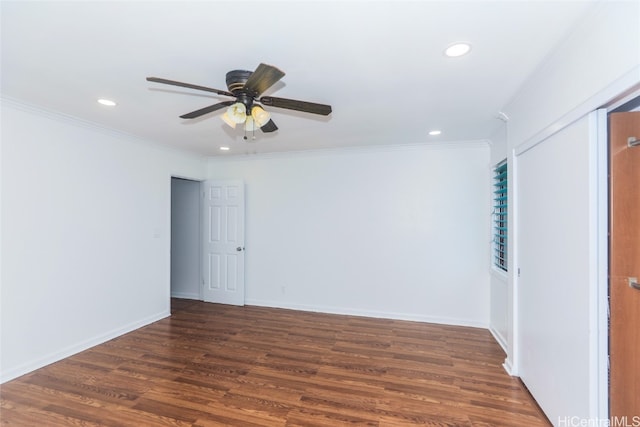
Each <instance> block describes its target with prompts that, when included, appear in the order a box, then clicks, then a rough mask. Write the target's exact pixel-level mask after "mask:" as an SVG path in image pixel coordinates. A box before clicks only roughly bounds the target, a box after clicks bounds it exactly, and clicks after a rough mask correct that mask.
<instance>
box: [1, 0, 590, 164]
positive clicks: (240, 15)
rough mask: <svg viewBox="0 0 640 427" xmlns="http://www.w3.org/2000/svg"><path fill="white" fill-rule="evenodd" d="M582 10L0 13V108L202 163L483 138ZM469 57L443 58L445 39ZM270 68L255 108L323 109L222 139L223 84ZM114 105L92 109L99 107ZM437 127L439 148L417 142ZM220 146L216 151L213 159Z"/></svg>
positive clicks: (482, 4) (361, 7)
mask: <svg viewBox="0 0 640 427" xmlns="http://www.w3.org/2000/svg"><path fill="white" fill-rule="evenodd" d="M593 3H594V2H593V1H586V2H583V1H466V2H461V1H297V2H293V1H282V2H276V1H267V0H265V1H255V2H249V1H238V0H236V1H198V2H187V1H175V2H168V1H118V2H115V1H110V2H96V1H88V2H79V1H75V2H59V1H46V2H25V1H15V2H14V1H4V0H3V1H2V2H1V10H0V13H1V15H2V16H1V19H2V33H1V35H2V82H1V84H2V85H1V91H2V96H3V97H6V98H10V99H14V100H18V101H21V102H24V103H27V104H32V105H35V106H37V107H40V108H43V109H46V110H53V111H56V112H60V113H63V114H65V115H68V116H73V117H77V118H80V119H82V120H86V121H89V122H94V123H96V124H99V125H100V126H103V127H106V128H110V129H115V130H118V131H120V132H124V133H127V134H131V135H135V136H137V137H140V138H143V139H147V140H151V141H154V142H157V143H160V144H165V145H169V146H175V147H180V148H183V149H187V150H191V151H194V152H197V153H201V154H204V155H233V154H241V153H247V152H249V153H253V152H257V153H262V152H274V151H289V150H307V149H322V148H332V147H343V146H362V145H370V144H382V145H394V144H416V143H424V142H430V141H468V140H481V139H485V138H488V137H490V135H491V134H492V132H494V131H495V130H496V129H497V127H498V126H499V124H500V122H499V120H497V119H496V115H497V113H498V112H499V111H500V110H501V109H502V108H503V107H504V106H505V105H506V104H507V103H508V102H509V100H510V99H511V97H512V96H513V95H514V93H515V92H516V91H517V89H518V88H519V86H520V85H521V84H522V83H523V81H524V79H525V78H527V77H528V76H529V75H530V74H531V73H532V72H533V71H534V70H535V69H536V68H537V67H538V66H539V65H540V64H541V62H542V61H543V60H544V58H545V55H546V54H547V53H548V52H549V51H550V50H551V49H553V48H554V46H556V45H557V44H558V42H559V41H560V40H562V39H563V38H564V37H566V36H567V34H568V33H569V32H570V30H571V28H572V26H573V25H574V24H575V23H576V22H577V21H578V20H579V19H580V18H581V17H583V16H584V14H585V13H587V12H588V9H589V8H591V7H593ZM460 40H464V41H468V42H470V43H471V44H472V51H471V53H470V54H469V55H467V56H464V57H461V58H448V57H446V56H444V54H443V50H444V49H445V47H447V46H448V45H449V44H451V43H453V42H456V41H460ZM260 62H265V63H267V64H272V65H275V66H277V67H278V68H280V69H281V70H283V71H284V72H285V73H286V75H285V77H284V78H283V79H282V80H281V82H279V83H277V84H276V85H274V86H273V87H272V88H271V89H269V90H268V91H267V92H266V93H265V95H272V96H277V97H284V98H293V99H299V100H304V101H311V102H318V103H324V104H330V105H331V106H332V107H333V113H332V114H331V115H330V116H328V117H322V116H316V115H312V114H307V113H298V112H293V111H289V110H283V109H277V108H273V107H271V108H269V107H266V109H268V110H269V111H270V112H271V113H272V118H273V120H274V121H275V122H276V124H277V125H278V127H279V128H280V129H279V130H278V131H277V132H274V133H272V134H264V133H262V132H260V131H259V132H256V140H255V141H251V140H250V141H249V142H247V141H244V140H243V139H242V136H243V131H242V130H240V129H237V130H233V129H231V128H229V127H228V126H226V125H224V124H223V122H222V120H220V118H219V116H220V115H221V111H218V112H216V113H212V114H208V115H206V116H204V117H201V118H199V119H194V120H183V119H180V118H179V117H178V116H179V115H181V114H184V113H188V112H190V111H193V110H197V109H199V108H202V107H205V106H207V105H211V104H215V103H217V102H219V101H222V100H228V99H229V98H225V97H219V96H216V95H214V94H211V93H207V92H198V91H194V90H191V89H183V88H179V87H175V86H166V85H160V84H156V83H149V82H147V81H146V80H145V78H146V77H147V76H155V77H163V78H167V79H171V80H178V81H183V82H188V83H193V84H197V85H202V86H209V87H213V88H217V89H222V90H226V85H225V74H226V72H227V71H229V70H232V69H247V70H253V69H255V67H256V66H257V65H258V64H259V63H260ZM101 97H104V98H110V99H113V100H115V101H116V102H117V103H118V105H117V107H115V108H108V107H104V106H101V105H99V104H98V103H97V102H96V100H97V98H101ZM432 129H441V130H442V134H441V135H440V136H437V137H433V136H429V135H428V131H430V130H432ZM222 145H226V146H229V147H230V148H231V149H230V151H228V152H221V151H220V150H219V147H220V146H222Z"/></svg>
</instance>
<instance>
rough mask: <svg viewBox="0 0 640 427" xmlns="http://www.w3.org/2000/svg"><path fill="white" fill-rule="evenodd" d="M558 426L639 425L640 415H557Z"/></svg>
mask: <svg viewBox="0 0 640 427" xmlns="http://www.w3.org/2000/svg"><path fill="white" fill-rule="evenodd" d="M558 427H640V415H635V416H631V417H627V416H623V417H611V418H582V417H569V416H567V417H558Z"/></svg>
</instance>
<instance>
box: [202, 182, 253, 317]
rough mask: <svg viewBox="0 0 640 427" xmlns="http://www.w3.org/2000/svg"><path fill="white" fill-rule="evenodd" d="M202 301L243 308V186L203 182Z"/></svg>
mask: <svg viewBox="0 0 640 427" xmlns="http://www.w3.org/2000/svg"><path fill="white" fill-rule="evenodd" d="M202 187H203V188H202V191H203V209H202V221H203V230H204V238H203V248H202V249H203V259H202V287H203V294H202V296H203V299H204V301H208V302H216V303H221V304H232V305H244V183H243V182H242V181H204V182H203V183H202Z"/></svg>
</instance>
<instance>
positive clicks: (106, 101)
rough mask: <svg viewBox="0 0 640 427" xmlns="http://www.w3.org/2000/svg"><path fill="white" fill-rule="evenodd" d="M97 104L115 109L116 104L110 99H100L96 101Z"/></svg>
mask: <svg viewBox="0 0 640 427" xmlns="http://www.w3.org/2000/svg"><path fill="white" fill-rule="evenodd" d="M98 104H102V105H106V106H107V107H115V106H116V103H115V102H114V101H112V100H110V99H104V98H100V99H98Z"/></svg>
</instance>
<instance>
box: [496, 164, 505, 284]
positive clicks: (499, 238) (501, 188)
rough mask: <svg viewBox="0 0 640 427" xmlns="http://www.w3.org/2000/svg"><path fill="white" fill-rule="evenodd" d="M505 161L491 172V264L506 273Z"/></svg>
mask: <svg viewBox="0 0 640 427" xmlns="http://www.w3.org/2000/svg"><path fill="white" fill-rule="evenodd" d="M507 191H508V186H507V161H506V160H505V161H503V162H501V163H499V164H498V166H496V167H495V169H494V170H493V202H494V203H493V264H494V265H495V266H496V267H497V268H499V269H500V270H503V271H507V235H508V228H507V225H508V223H507V206H508V203H507V202H508V199H507Z"/></svg>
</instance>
